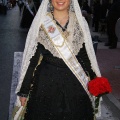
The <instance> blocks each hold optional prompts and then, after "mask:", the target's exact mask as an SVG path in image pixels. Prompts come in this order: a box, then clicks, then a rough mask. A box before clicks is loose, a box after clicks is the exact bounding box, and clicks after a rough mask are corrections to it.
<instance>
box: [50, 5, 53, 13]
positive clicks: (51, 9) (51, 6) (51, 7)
mask: <svg viewBox="0 0 120 120" xmlns="http://www.w3.org/2000/svg"><path fill="white" fill-rule="evenodd" d="M50 11H51V13H53V5H52V3H50Z"/></svg>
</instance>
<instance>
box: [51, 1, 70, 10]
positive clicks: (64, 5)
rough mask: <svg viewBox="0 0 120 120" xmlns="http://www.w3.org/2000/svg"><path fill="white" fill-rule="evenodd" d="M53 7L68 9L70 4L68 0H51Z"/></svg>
mask: <svg viewBox="0 0 120 120" xmlns="http://www.w3.org/2000/svg"><path fill="white" fill-rule="evenodd" d="M51 2H52V5H53V7H54V9H56V10H59V11H64V10H68V9H69V6H70V0H51Z"/></svg>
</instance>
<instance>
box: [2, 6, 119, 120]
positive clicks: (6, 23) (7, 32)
mask: <svg viewBox="0 0 120 120" xmlns="http://www.w3.org/2000/svg"><path fill="white" fill-rule="evenodd" d="M20 19H21V16H20V13H19V9H18V7H17V6H15V7H14V8H13V9H11V10H9V11H8V12H7V15H6V16H5V15H0V23H1V25H0V49H1V50H0V81H1V84H0V120H8V111H9V100H10V89H11V80H12V70H13V58H14V52H23V49H24V44H25V39H26V35H27V30H25V29H21V28H20V27H19V25H20ZM91 34H92V36H95V35H98V36H99V39H100V40H101V41H102V42H99V43H98V49H97V53H96V56H97V60H98V64H99V67H100V70H101V73H102V76H104V77H107V78H108V79H109V81H110V83H111V86H112V89H113V91H112V93H111V94H109V95H104V96H103V102H102V117H101V118H99V120H120V114H119V113H120V92H119V91H120V78H119V74H120V69H119V66H120V42H118V47H117V49H108V47H105V46H104V43H105V42H106V41H107V35H106V34H101V33H94V32H92V28H91Z"/></svg>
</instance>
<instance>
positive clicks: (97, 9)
mask: <svg viewBox="0 0 120 120" xmlns="http://www.w3.org/2000/svg"><path fill="white" fill-rule="evenodd" d="M100 18H101V4H100V0H95V1H94V5H93V25H94V27H95V30H94V32H98V30H99V21H100Z"/></svg>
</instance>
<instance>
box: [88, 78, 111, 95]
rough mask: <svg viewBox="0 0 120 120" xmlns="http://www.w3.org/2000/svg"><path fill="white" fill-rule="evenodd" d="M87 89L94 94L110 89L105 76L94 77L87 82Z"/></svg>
mask: <svg viewBox="0 0 120 120" xmlns="http://www.w3.org/2000/svg"><path fill="white" fill-rule="evenodd" d="M88 90H89V92H90V93H91V94H92V95H94V96H96V97H97V96H100V95H103V94H106V93H110V92H111V91H112V89H111V86H110V83H109V82H108V79H107V78H104V77H96V78H95V79H93V80H91V81H90V82H89V83H88Z"/></svg>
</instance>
